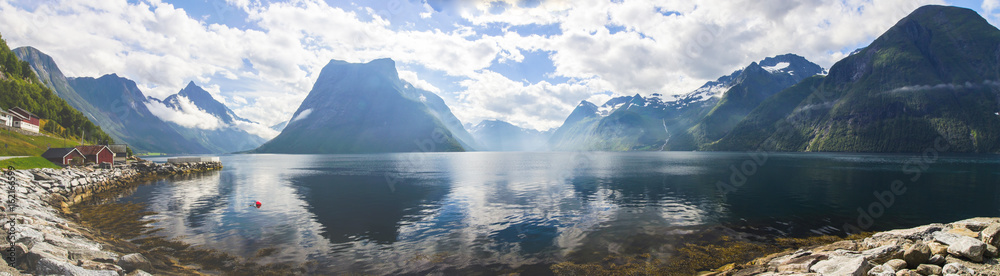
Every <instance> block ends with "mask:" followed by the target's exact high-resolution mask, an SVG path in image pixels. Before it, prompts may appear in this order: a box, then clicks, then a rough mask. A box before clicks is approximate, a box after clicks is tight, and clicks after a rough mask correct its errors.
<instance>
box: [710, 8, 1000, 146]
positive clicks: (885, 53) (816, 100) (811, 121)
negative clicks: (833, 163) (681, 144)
mask: <svg viewBox="0 0 1000 276" xmlns="http://www.w3.org/2000/svg"><path fill="white" fill-rule="evenodd" d="M998 76H1000V30H997V28H996V27H994V26H992V25H990V24H989V23H988V22H987V21H986V20H985V19H983V18H982V17H981V16H979V14H977V13H976V12H975V11H973V10H969V9H965V8H957V7H945V6H924V7H921V8H918V9H916V10H914V11H913V12H912V13H911V14H910V15H908V16H906V17H905V18H903V19H902V20H900V21H899V22H898V23H896V25H894V26H893V27H891V28H890V29H889V30H887V31H886V32H885V33H883V34H882V35H881V36H879V37H878V38H877V39H875V41H873V42H872V43H871V44H870V45H868V46H867V47H865V48H863V49H861V50H859V51H857V52H856V53H855V54H853V55H850V56H848V57H846V58H844V59H843V60H841V61H839V62H837V63H836V64H834V65H833V66H832V67H831V68H830V73H829V75H827V76H825V77H822V76H817V77H812V78H809V79H807V80H805V81H803V82H801V83H799V84H797V85H795V86H793V87H791V88H789V89H786V90H784V91H781V92H780V93H778V94H776V95H775V96H773V97H771V98H768V99H767V100H765V101H764V102H762V103H761V104H760V106H759V107H757V108H756V109H754V110H753V111H752V112H751V113H750V114H749V115H747V117H746V119H744V120H743V121H742V122H740V123H739V124H737V125H736V126H735V127H734V130H733V131H732V132H730V133H729V134H727V135H726V136H725V137H724V138H723V139H721V140H720V141H719V142H717V143H715V144H713V145H711V146H709V147H708V149H711V150H753V149H762V150H779V151H850V152H925V151H928V150H933V151H936V152H940V151H950V152H986V153H997V152H1000V116H997V115H996V114H997V112H998V111H1000V82H998Z"/></svg>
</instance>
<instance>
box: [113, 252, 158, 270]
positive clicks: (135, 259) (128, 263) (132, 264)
mask: <svg viewBox="0 0 1000 276" xmlns="http://www.w3.org/2000/svg"><path fill="white" fill-rule="evenodd" d="M118 266H120V267H122V269H125V271H132V270H136V269H141V270H153V265H152V264H151V263H150V262H149V260H147V259H146V257H143V256H142V254H139V253H132V254H128V255H125V256H122V257H121V258H120V259H118Z"/></svg>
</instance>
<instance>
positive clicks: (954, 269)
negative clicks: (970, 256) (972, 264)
mask: <svg viewBox="0 0 1000 276" xmlns="http://www.w3.org/2000/svg"><path fill="white" fill-rule="evenodd" d="M941 273H944V274H958V275H974V274H975V271H973V270H972V269H969V268H968V267H965V265H962V264H960V263H950V264H946V265H944V268H942V269H941Z"/></svg>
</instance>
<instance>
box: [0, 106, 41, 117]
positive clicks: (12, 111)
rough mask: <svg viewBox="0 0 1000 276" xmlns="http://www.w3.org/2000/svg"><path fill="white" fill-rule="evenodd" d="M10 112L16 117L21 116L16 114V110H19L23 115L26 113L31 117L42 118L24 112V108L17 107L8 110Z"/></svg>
mask: <svg viewBox="0 0 1000 276" xmlns="http://www.w3.org/2000/svg"><path fill="white" fill-rule="evenodd" d="M8 110H9V111H10V113H12V114H14V115H19V114H17V113H16V112H14V110H18V111H21V112H23V113H26V114H28V115H30V116H31V117H35V118H41V117H38V115H35V114H34V113H31V112H28V111H27V110H24V108H21V107H17V106H15V107H12V108H11V109H8Z"/></svg>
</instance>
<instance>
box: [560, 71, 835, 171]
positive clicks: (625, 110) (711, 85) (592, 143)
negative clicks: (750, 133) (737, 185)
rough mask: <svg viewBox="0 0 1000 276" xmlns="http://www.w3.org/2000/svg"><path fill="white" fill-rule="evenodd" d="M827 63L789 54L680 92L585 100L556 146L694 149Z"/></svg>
mask: <svg viewBox="0 0 1000 276" xmlns="http://www.w3.org/2000/svg"><path fill="white" fill-rule="evenodd" d="M821 73H824V71H823V69H822V68H821V67H820V66H819V65H816V64H814V63H812V62H809V61H808V60H806V59H805V58H802V57H800V56H796V55H792V54H786V55H781V56H776V57H769V58H766V59H764V60H761V61H760V62H753V63H751V64H750V65H748V66H747V67H746V68H743V69H740V70H737V71H735V72H733V73H732V74H730V75H726V76H722V77H720V78H719V79H717V80H715V81H710V82H707V83H705V85H703V86H701V87H699V88H698V89H696V90H694V91H692V92H690V93H687V94H682V95H673V96H663V95H660V94H652V95H650V96H649V97H643V96H641V95H638V94H637V95H634V96H623V97H617V98H613V99H611V100H609V101H607V102H605V103H604V104H602V105H601V106H600V107H598V106H596V105H594V104H592V103H589V102H586V101H584V102H582V103H581V104H580V105H578V106H577V108H576V109H575V110H574V111H573V113H572V114H571V115H570V116H569V117H568V118H567V120H566V121H565V122H564V123H563V125H562V126H561V127H560V128H559V129H557V130H556V131H555V133H554V134H553V135H552V138H551V139H550V140H549V144H550V145H551V146H552V148H553V149H556V150H610V151H629V150H695V149H698V148H700V147H702V145H704V144H707V143H710V142H713V141H715V140H717V139H720V138H722V136H723V135H724V134H726V133H728V132H729V131H730V130H731V129H732V128H733V127H734V126H735V125H736V123H738V122H739V121H740V120H741V119H742V118H743V117H744V116H746V114H748V113H750V111H751V110H753V108H754V107H756V106H757V105H758V104H760V102H761V101H763V100H764V99H766V98H767V97H769V96H771V95H773V94H774V93H777V92H779V91H781V90H782V89H784V88H787V87H789V86H791V85H793V84H795V83H797V82H798V81H800V80H802V79H804V78H806V77H809V76H812V75H816V74H821Z"/></svg>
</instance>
